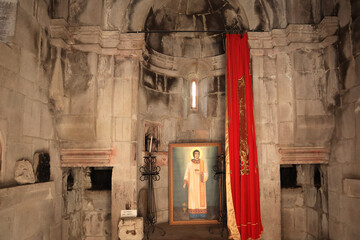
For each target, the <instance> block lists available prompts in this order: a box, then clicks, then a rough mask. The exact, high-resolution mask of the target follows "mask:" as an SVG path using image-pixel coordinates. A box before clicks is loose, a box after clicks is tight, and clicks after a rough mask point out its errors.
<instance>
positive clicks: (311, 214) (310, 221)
mask: <svg viewBox="0 0 360 240" xmlns="http://www.w3.org/2000/svg"><path fill="white" fill-rule="evenodd" d="M307 230H308V233H309V234H311V235H312V236H313V237H315V238H316V239H317V238H318V236H319V215H318V212H317V211H315V210H314V209H311V208H308V209H307Z"/></svg>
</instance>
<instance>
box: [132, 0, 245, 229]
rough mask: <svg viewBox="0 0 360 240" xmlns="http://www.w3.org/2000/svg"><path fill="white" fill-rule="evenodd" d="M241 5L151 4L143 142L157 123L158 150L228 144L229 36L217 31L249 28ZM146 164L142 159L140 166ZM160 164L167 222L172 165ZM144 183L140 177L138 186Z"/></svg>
mask: <svg viewBox="0 0 360 240" xmlns="http://www.w3.org/2000/svg"><path fill="white" fill-rule="evenodd" d="M155 2H156V1H155ZM241 9H242V8H241V7H239V6H238V7H234V5H233V4H231V3H230V1H215V0H211V1H208V0H206V1H205V0H197V1H181V0H176V1H163V3H162V4H154V5H152V6H151V7H150V9H149V12H148V15H147V17H146V19H145V22H144V27H143V28H142V29H144V30H146V31H148V32H147V33H146V34H145V51H144V52H143V60H142V62H141V68H142V69H141V78H140V82H139V118H138V120H139V121H138V129H140V132H139V135H138V137H139V138H140V139H141V141H139V142H145V136H146V134H147V133H146V131H147V129H148V126H149V125H151V124H153V125H154V128H159V129H160V130H159V132H160V135H159V136H160V139H157V140H159V141H160V145H159V148H158V151H159V152H167V151H168V145H169V143H175V142H176V143H179V142H183V143H186V142H221V143H222V145H224V139H225V47H224V39H225V38H224V33H220V32H216V31H223V30H227V29H228V30H229V29H238V30H240V29H242V30H243V29H247V26H248V21H247V17H246V15H245V13H244V12H243V11H242V10H241ZM160 31H161V32H160ZM181 31H182V32H181ZM184 31H189V32H184ZM195 31H198V32H195ZM212 31H213V32H212ZM193 80H196V82H197V86H198V88H197V94H198V96H197V100H198V106H197V108H196V109H192V108H191V101H190V99H191V96H190V92H191V88H190V85H191V82H192V81H193ZM144 151H145V146H144V145H139V146H138V154H139V156H142V154H144V153H143V152H144ZM166 155H167V153H166ZM142 164H143V161H142V158H139V160H138V165H142ZM161 168H162V170H161V178H160V183H155V185H154V187H155V199H158V201H156V202H157V204H158V205H157V212H158V222H167V221H168V201H167V199H168V176H167V174H168V164H167V163H166V164H165V165H163V166H161ZM143 187H146V185H145V184H144V183H143V182H140V181H139V182H138V191H141V189H142V188H143ZM160 199H163V200H160ZM141 202H142V200H141V199H140V201H139V203H140V204H141ZM139 209H142V208H141V207H139Z"/></svg>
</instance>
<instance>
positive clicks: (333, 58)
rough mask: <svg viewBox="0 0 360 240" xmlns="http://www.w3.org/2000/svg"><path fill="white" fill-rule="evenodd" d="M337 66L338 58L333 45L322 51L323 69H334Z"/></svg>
mask: <svg viewBox="0 0 360 240" xmlns="http://www.w3.org/2000/svg"><path fill="white" fill-rule="evenodd" d="M338 66H339V56H338V52H337V49H336V47H335V46H334V45H331V46H328V47H327V48H325V49H324V67H325V69H336V68H337V67H338Z"/></svg>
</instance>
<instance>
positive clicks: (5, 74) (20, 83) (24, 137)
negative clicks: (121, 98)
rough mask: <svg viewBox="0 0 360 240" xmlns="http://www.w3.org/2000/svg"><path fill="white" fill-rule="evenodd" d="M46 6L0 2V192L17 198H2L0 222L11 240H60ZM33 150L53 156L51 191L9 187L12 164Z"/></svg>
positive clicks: (58, 176)
mask: <svg viewBox="0 0 360 240" xmlns="http://www.w3.org/2000/svg"><path fill="white" fill-rule="evenodd" d="M49 4H50V2H49V1H44V0H39V1H24V0H19V1H1V4H0V9H1V10H0V11H2V10H4V8H3V7H4V6H6V7H7V10H6V12H2V13H3V14H1V16H2V17H4V18H2V20H1V21H2V23H1V24H0V25H1V27H0V29H1V30H0V32H1V33H4V32H3V30H6V32H5V33H6V38H2V37H4V36H3V35H1V41H2V42H0V56H1V57H0V75H1V80H0V95H1V97H0V98H1V100H0V111H1V116H0V132H1V134H2V141H4V142H3V143H5V145H2V147H3V154H4V155H3V156H2V169H1V173H0V175H1V176H0V188H2V190H1V191H3V192H4V191H5V192H6V191H8V192H9V194H10V192H11V194H12V193H13V192H16V195H17V196H16V197H13V196H12V195H8V196H4V195H3V196H1V197H0V198H1V199H2V203H4V205H3V204H0V205H1V206H0V208H1V210H0V212H1V216H2V217H5V218H2V220H0V221H1V222H2V223H3V222H4V223H5V222H6V224H5V225H3V224H1V226H4V227H5V228H2V230H1V233H2V234H1V236H2V237H4V238H6V239H9V240H11V239H42V238H43V239H49V238H51V239H60V237H61V191H62V188H61V170H60V167H59V158H58V157H56V155H58V154H59V151H58V149H57V148H54V147H53V146H54V142H55V141H54V140H55V135H54V132H55V131H54V125H53V118H52V113H51V112H50V110H49V108H48V105H47V104H48V102H49V99H48V88H49V82H50V81H49V80H50V75H51V69H52V62H51V59H50V58H51V57H50V51H51V50H50V46H49V44H48V41H49V35H48V32H47V31H48V24H49V21H48V20H49V16H48V9H49ZM4 41H5V42H6V45H5V44H4V43H3V42H4ZM50 149H51V150H50ZM36 151H47V152H49V153H50V155H51V158H52V159H51V165H52V166H51V180H53V181H54V182H52V183H51V187H50V186H49V185H48V184H47V183H46V184H35V185H33V184H29V185H26V186H22V187H19V188H17V187H14V188H10V186H14V185H16V181H15V178H14V172H15V165H16V160H18V159H23V158H27V159H31V158H32V157H33V154H34V153H35V152H36ZM30 169H31V168H30ZM31 182H34V181H33V177H31ZM49 184H50V183H49ZM41 186H47V187H44V189H42V188H41ZM46 188H49V189H50V188H51V190H46ZM41 191H43V192H47V193H46V194H45V193H44V194H43V193H42V192H41ZM14 194H15V193H14ZM37 194H38V195H37ZM25 195H27V197H26V196H25ZM20 200H21V201H20ZM23 200H24V201H25V200H26V201H28V202H22V201H23ZM5 203H6V204H5ZM28 203H31V204H28ZM7 207H8V208H7ZM9 212H12V214H11V215H9V214H8V213H9ZM7 217H10V218H7ZM34 224H35V225H34ZM9 225H11V227H10V228H9V227H8V226H9Z"/></svg>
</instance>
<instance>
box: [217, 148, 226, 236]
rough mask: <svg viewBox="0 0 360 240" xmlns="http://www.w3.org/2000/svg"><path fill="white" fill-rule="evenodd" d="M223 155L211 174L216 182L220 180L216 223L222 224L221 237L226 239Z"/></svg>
mask: <svg viewBox="0 0 360 240" xmlns="http://www.w3.org/2000/svg"><path fill="white" fill-rule="evenodd" d="M225 164H226V163H225V155H224V154H223V153H222V154H221V155H220V156H219V157H218V166H214V168H213V172H214V178H215V179H216V180H220V184H219V185H220V186H221V188H220V214H219V218H218V221H219V222H220V223H221V224H222V229H221V233H220V234H221V237H224V232H225V236H226V237H227V235H228V231H227V209H226V167H225V166H226V165H225Z"/></svg>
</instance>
